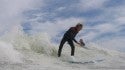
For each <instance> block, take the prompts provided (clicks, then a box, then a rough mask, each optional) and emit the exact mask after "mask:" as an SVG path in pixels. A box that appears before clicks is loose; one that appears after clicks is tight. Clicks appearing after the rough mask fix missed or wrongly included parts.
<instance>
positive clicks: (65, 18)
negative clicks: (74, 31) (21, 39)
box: [0, 0, 125, 52]
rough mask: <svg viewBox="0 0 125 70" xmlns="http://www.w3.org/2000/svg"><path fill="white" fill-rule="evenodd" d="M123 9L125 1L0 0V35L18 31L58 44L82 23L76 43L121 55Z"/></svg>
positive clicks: (124, 41)
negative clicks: (49, 39)
mask: <svg viewBox="0 0 125 70" xmlns="http://www.w3.org/2000/svg"><path fill="white" fill-rule="evenodd" d="M124 7H125V0H11V1H10V0H1V1H0V15H1V16H0V26H1V28H0V35H3V34H6V33H7V32H11V31H13V30H15V28H16V29H18V28H20V29H22V30H23V31H24V32H25V33H26V34H29V35H33V34H37V33H46V34H48V36H49V37H50V38H51V41H52V42H54V43H57V44H59V42H60V40H61V38H62V37H63V34H64V33H65V31H66V30H67V29H69V28H70V27H72V26H75V25H76V24H77V23H82V24H83V25H84V27H83V29H82V30H81V31H80V32H79V34H78V35H77V36H76V40H79V39H83V40H84V41H85V43H89V42H94V43H97V44H99V45H101V46H102V47H105V48H109V49H115V50H118V51H122V52H125V20H124V19H125V9H124ZM20 25H21V26H20ZM10 30H11V31H10ZM15 32H17V31H15Z"/></svg>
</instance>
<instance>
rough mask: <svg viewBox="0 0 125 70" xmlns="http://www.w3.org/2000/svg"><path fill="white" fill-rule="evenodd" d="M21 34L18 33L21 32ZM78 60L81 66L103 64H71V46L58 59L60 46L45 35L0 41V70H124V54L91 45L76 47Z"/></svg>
mask: <svg viewBox="0 0 125 70" xmlns="http://www.w3.org/2000/svg"><path fill="white" fill-rule="evenodd" d="M18 32H19V31H18ZM75 46H76V49H75V59H76V60H77V61H79V62H88V61H93V60H101V61H99V62H96V63H84V64H80V63H78V64H77V63H70V62H69V61H70V60H71V58H70V50H71V48H70V46H69V45H68V44H65V45H64V48H63V52H62V56H61V57H60V58H58V57H57V50H58V44H54V43H52V42H51V40H50V38H49V37H48V36H47V34H46V33H38V34H35V35H27V34H25V33H23V32H22V33H17V34H16V35H12V36H10V34H8V35H4V36H2V37H1V38H0V70H83V69H85V70H92V69H95V70H108V69H109V70H114V69H117V70H124V69H125V54H124V53H121V52H118V51H114V50H109V49H105V48H101V47H99V46H98V45H97V44H94V43H88V44H87V46H86V47H88V49H85V48H82V47H79V46H78V45H75Z"/></svg>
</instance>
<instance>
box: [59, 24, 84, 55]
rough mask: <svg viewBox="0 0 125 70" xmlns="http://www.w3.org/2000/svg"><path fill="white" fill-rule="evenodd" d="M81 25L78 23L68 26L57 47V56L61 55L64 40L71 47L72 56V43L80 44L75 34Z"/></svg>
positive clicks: (73, 50) (73, 48) (73, 47)
mask: <svg viewBox="0 0 125 70" xmlns="http://www.w3.org/2000/svg"><path fill="white" fill-rule="evenodd" d="M82 27H83V25H82V24H80V23H78V24H77V25H76V26H75V27H71V28H69V30H68V31H66V33H65V34H64V36H63V38H62V40H61V43H60V45H59V49H58V57H60V56H61V52H62V48H63V45H64V44H65V42H68V44H69V45H70V47H71V56H74V52H75V46H74V43H73V41H74V42H75V43H77V44H79V45H81V44H80V43H79V42H77V41H76V39H75V36H76V35H77V34H78V32H79V31H80V30H81V29H82Z"/></svg>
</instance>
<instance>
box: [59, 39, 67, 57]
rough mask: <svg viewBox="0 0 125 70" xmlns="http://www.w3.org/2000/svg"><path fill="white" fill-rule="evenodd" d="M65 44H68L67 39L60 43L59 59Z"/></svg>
mask: <svg viewBox="0 0 125 70" xmlns="http://www.w3.org/2000/svg"><path fill="white" fill-rule="evenodd" d="M65 42H66V39H65V38H63V39H62V41H61V43H60V46H59V49H58V57H60V56H61V52H62V48H63V45H64V44H65Z"/></svg>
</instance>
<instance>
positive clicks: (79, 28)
mask: <svg viewBox="0 0 125 70" xmlns="http://www.w3.org/2000/svg"><path fill="white" fill-rule="evenodd" d="M82 27H83V25H82V24H81V23H78V24H77V25H76V28H77V30H78V31H80V30H81V29H82Z"/></svg>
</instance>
